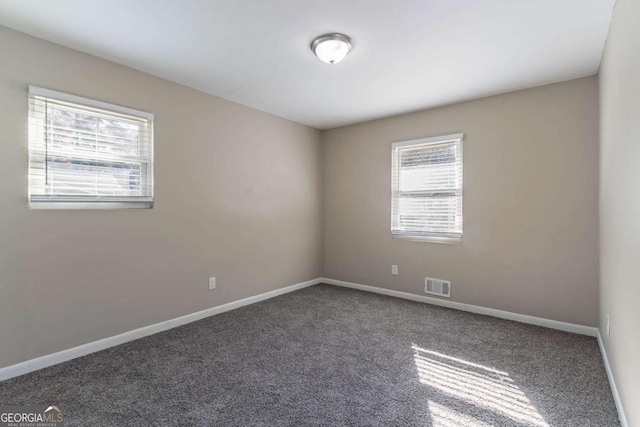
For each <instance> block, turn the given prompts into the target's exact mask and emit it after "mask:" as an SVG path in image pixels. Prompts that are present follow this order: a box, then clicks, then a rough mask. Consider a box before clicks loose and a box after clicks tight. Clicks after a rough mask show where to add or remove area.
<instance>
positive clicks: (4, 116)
mask: <svg viewBox="0 0 640 427" xmlns="http://www.w3.org/2000/svg"><path fill="white" fill-rule="evenodd" d="M0 61H1V66H0V162H1V163H0V164H1V166H0V367H3V366H7V365H10V364H13V363H16V362H20V361H24V360H27V359H31V358H34V357H37V356H41V355H44V354H47V353H51V352H55V351H58V350H62V349H66V348H69V347H73V346H77V345H80V344H83V343H86V342H90V341H93V340H96V339H100V338H104V337H108V336H112V335H115V334H118V333H122V332H125V331H128V330H131V329H134V328H137V327H141V326H145V325H149V324H152V323H156V322H159V321H163V320H167V319H171V318H174V317H177V316H180V315H184V314H187V313H192V312H195V311H198V310H202V309H205V308H208V307H211V306H215V305H219V304H222V303H225V302H228V301H231V300H237V299H240V298H243V297H248V296H251V295H256V294H259V293H263V292H266V291H269V290H273V289H275V288H279V287H283V286H286V285H291V284H294V283H298V282H302V281H306V280H310V279H313V278H316V277H319V276H320V275H321V257H322V250H321V245H322V235H321V227H322V224H321V202H322V192H321V186H322V180H321V164H320V162H321V147H320V132H319V131H317V130H314V129H311V128H308V127H305V126H302V125H299V124H295V123H292V122H290V121H287V120H284V119H281V118H277V117H275V116H272V115H269V114H265V113H262V112H259V111H256V110H253V109H250V108H246V107H243V106H240V105H237V104H234V103H231V102H228V101H225V100H223V99H220V98H217V97H213V96H209V95H206V94H203V93H201V92H198V91H195V90H192V89H188V88H186V87H184V86H180V85H178V84H174V83H170V82H168V81H165V80H162V79H159V78H156V77H152V76H150V75H148V74H144V73H141V72H138V71H134V70H132V69H129V68H126V67H123V66H120V65H116V64H113V63H110V62H107V61H103V60H101V59H98V58H95V57H92V56H89V55H86V54H83V53H79V52H77V51H73V50H70V49H66V48H63V47H60V46H57V45H54V44H50V43H47V42H44V41H42V40H38V39H35V38H32V37H29V36H26V35H23V34H20V33H17V32H14V31H11V30H9V29H6V28H3V27H0ZM30 84H33V85H37V86H42V87H46V88H50V89H54V90H60V91H63V92H68V93H72V94H76V95H81V96H85V97H89V98H95V99H99V100H103V101H107V102H111V103H115V104H120V105H125V106H128V107H132V108H136V109H141V110H145V111H149V112H152V113H154V114H155V117H156V122H155V156H156V163H155V167H156V169H155V184H156V185H155V187H156V203H155V208H154V209H153V210H109V211H30V210H29V209H28V206H27V198H26V194H27V108H28V106H27V88H28V85H30ZM214 275H215V276H217V278H218V289H217V290H215V291H209V290H207V278H208V277H209V276H214Z"/></svg>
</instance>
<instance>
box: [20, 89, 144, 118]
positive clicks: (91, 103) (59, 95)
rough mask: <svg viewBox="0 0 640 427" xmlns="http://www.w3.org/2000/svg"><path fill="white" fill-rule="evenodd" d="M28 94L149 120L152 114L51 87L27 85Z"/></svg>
mask: <svg viewBox="0 0 640 427" xmlns="http://www.w3.org/2000/svg"><path fill="white" fill-rule="evenodd" d="M29 96H42V97H44V98H51V99H55V100H58V101H66V102H71V103H74V104H80V105H85V106H87V107H94V108H100V109H102V110H107V111H112V112H114V113H120V114H127V115H129V116H134V117H139V118H142V119H146V120H149V121H151V122H152V121H153V118H154V116H153V114H152V113H147V112H146V111H141V110H136V109H133V108H129V107H123V106H122V105H115V104H109V103H108V102H103V101H97V100H95V99H91V98H84V97H82V96H76V95H71V94H68V93H64V92H58V91H55V90H51V89H45V88H42V87H38V86H29Z"/></svg>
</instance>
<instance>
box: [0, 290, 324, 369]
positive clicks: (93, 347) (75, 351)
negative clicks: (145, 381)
mask: <svg viewBox="0 0 640 427" xmlns="http://www.w3.org/2000/svg"><path fill="white" fill-rule="evenodd" d="M318 283H321V280H320V279H314V280H309V281H307V282H302V283H297V284H295V285H291V286H287V287H285V288H280V289H276V290H273V291H270V292H265V293H264V294H260V295H255V296H252V297H248V298H244V299H241V300H237V301H232V302H229V303H226V304H222V305H218V306H215V307H211V308H208V309H206V310H202V311H198V312H195V313H191V314H187V315H185V316H180V317H176V318H175V319H170V320H166V321H164V322H160V323H156V324H153V325H149V326H144V327H142V328H138V329H134V330H132V331H128V332H124V333H122V334H119V335H115V336H112V337H108V338H103V339H101V340H98V341H93V342H90V343H87V344H83V345H80V346H78V347H73V348H69V349H67V350H62V351H59V352H57V353H52V354H47V355H45V356H41V357H37V358H35V359H31V360H27V361H25V362H21V363H17V364H15V365H11V366H7V367H4V368H0V381H4V380H7V379H9V378H13V377H17V376H19V375H24V374H27V373H29V372H33V371H37V370H38V369H42V368H46V367H48V366H52V365H57V364H58V363H62V362H66V361H68V360H71V359H75V358H77V357H81V356H86V355H87V354H91V353H95V352H96V351H100V350H105V349H107V348H109V347H114V346H116V345H119V344H123V343H126V342H129V341H133V340H137V339H139V338H143V337H146V336H149V335H153V334H157V333H158V332H163V331H166V330H168V329H172V328H175V327H178V326H182V325H186V324H187V323H191V322H195V321H197V320H201V319H204V318H205V317H209V316H213V315H216V314H220V313H224V312H226V311H230V310H235V309H236V308H240V307H243V306H245V305H250V304H255V303H257V302H260V301H264V300H267V299H270V298H273V297H277V296H279V295H283V294H286V293H289V292H293V291H297V290H298V289H303V288H307V287H309V286H313V285H317V284H318Z"/></svg>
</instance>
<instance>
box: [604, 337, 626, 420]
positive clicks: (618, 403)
mask: <svg viewBox="0 0 640 427" xmlns="http://www.w3.org/2000/svg"><path fill="white" fill-rule="evenodd" d="M598 345H599V346H600V353H602V361H603V362H604V369H605V371H607V378H608V379H609V386H610V387H611V394H613V401H614V402H615V403H616V409H617V410H618V418H620V426H621V427H629V423H628V422H627V417H626V415H625V414H624V408H623V407H622V400H620V394H619V393H618V387H617V386H616V381H615V380H614V379H613V371H612V370H611V366H610V365H609V358H608V357H607V351H606V350H605V347H604V341H603V339H602V336H601V335H600V330H599V329H598Z"/></svg>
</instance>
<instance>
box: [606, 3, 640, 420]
mask: <svg viewBox="0 0 640 427" xmlns="http://www.w3.org/2000/svg"><path fill="white" fill-rule="evenodd" d="M639 22H640V3H639V2H638V1H637V0H617V2H616V7H615V10H614V14H613V20H612V23H611V29H610V30H609V37H608V39H607V44H606V47H605V52H604V57H603V60H602V66H601V69H600V120H601V125H600V126H601V128H600V131H601V132H600V141H601V142H600V245H601V246H600V334H601V335H602V338H603V340H604V344H605V348H606V351H607V356H608V359H609V363H610V365H611V368H612V370H613V375H614V378H615V381H616V385H617V388H618V391H619V393H620V397H621V400H622V403H623V407H624V409H625V412H626V416H627V420H628V422H629V425H630V426H640V364H639V363H638V362H639V361H640V310H639V309H638V306H640V25H638V23H639ZM607 315H609V318H610V322H611V335H609V336H608V335H607V333H606V324H607V320H606V316H607Z"/></svg>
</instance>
